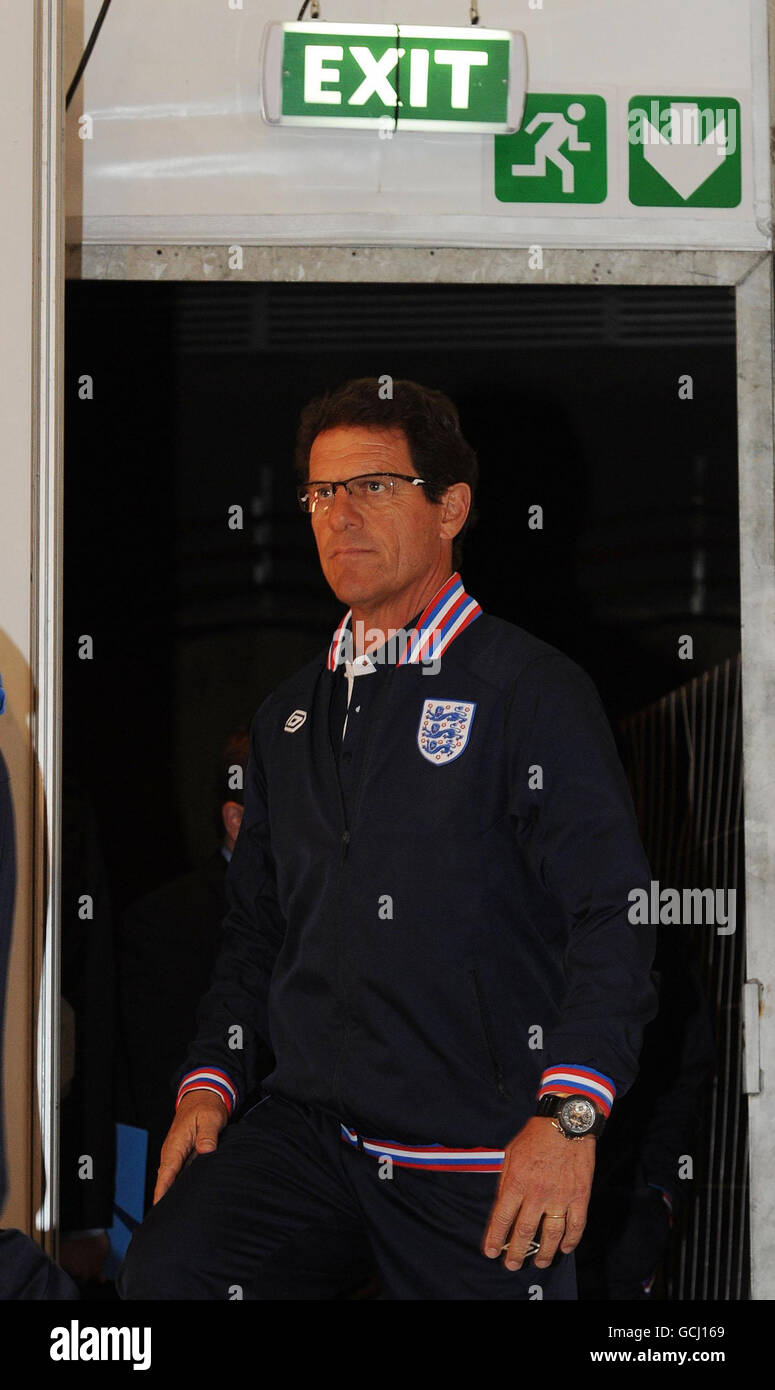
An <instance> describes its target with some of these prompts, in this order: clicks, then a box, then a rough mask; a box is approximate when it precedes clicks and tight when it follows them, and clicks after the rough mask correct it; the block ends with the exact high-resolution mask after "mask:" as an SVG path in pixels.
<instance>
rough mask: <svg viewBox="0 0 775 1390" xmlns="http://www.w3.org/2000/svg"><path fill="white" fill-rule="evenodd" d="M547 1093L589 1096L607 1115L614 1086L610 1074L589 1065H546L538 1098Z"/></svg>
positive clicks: (614, 1091) (612, 1101) (611, 1102)
mask: <svg viewBox="0 0 775 1390" xmlns="http://www.w3.org/2000/svg"><path fill="white" fill-rule="evenodd" d="M549 1095H555V1096H559V1095H567V1096H569V1095H579V1096H589V1099H590V1100H594V1101H596V1102H597V1104H598V1105H599V1106H600V1109H601V1110H602V1111H603V1114H604V1115H606V1116H608V1115H610V1113H611V1106H612V1105H613V1103H614V1096H615V1095H616V1086H615V1085H614V1083H613V1081H612V1080H611V1078H610V1076H605V1075H604V1074H603V1072H601V1071H593V1070H592V1068H591V1067H561V1066H554V1067H547V1068H546V1071H545V1072H544V1073H543V1076H542V1077H541V1084H540V1086H539V1088H538V1099H539V1100H540V1099H541V1097H542V1096H549Z"/></svg>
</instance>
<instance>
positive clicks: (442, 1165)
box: [339, 1124, 505, 1173]
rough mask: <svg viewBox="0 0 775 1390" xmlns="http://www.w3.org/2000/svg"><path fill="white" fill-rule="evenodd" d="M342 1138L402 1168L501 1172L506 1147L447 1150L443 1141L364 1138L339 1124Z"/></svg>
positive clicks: (461, 1171)
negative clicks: (405, 1142) (409, 1141)
mask: <svg viewBox="0 0 775 1390" xmlns="http://www.w3.org/2000/svg"><path fill="white" fill-rule="evenodd" d="M339 1128H340V1130H341V1133H342V1139H343V1140H344V1141H345V1143H347V1144H350V1145H352V1147H353V1148H356V1149H357V1148H362V1149H363V1151H364V1153H368V1154H372V1155H373V1156H374V1157H375V1158H389V1159H390V1160H391V1162H392V1163H395V1164H397V1165H398V1167H400V1168H425V1169H427V1170H428V1171H429V1172H445V1171H447V1172H448V1171H454V1172H458V1173H499V1172H500V1170H501V1168H502V1167H503V1159H504V1153H505V1151H504V1150H503V1149H484V1148H476V1149H447V1148H445V1147H444V1145H443V1144H396V1143H395V1142H394V1141H393V1140H385V1141H384V1142H383V1141H380V1140H379V1139H364V1137H363V1136H362V1135H361V1136H359V1135H358V1134H357V1133H356V1131H355V1130H354V1129H348V1127H347V1125H343V1124H340V1126H339Z"/></svg>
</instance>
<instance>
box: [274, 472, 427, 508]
mask: <svg viewBox="0 0 775 1390" xmlns="http://www.w3.org/2000/svg"><path fill="white" fill-rule="evenodd" d="M396 480H399V481H401V482H404V483H412V485H413V486H414V487H421V486H422V485H423V484H424V482H425V479H424V478H414V477H412V476H411V475H410V474H408V473H359V474H358V475H357V477H355V478H343V479H342V480H341V481H340V482H336V483H318V482H315V483H302V484H301V486H300V487H297V489H296V496H297V497H298V499H299V506H300V507H301V510H302V511H303V512H307V513H311V512H327V511H328V510H329V508H330V507H331V506H332V505H333V501H334V498H335V496H336V489H337V488H338V487H343V488H344V490H345V492H346V493H347V496H348V497H352V499H353V501H354V502H357V503H358V505H359V506H362V507H381V506H384V504H385V503H386V502H389V501H390V500H391V498H392V496H393V493H394V491H395V486H396Z"/></svg>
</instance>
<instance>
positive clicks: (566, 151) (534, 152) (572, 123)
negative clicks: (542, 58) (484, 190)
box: [494, 92, 607, 203]
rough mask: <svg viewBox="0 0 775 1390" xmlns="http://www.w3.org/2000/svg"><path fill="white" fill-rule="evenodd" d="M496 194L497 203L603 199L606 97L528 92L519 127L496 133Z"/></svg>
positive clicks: (605, 184)
mask: <svg viewBox="0 0 775 1390" xmlns="http://www.w3.org/2000/svg"><path fill="white" fill-rule="evenodd" d="M494 144H495V196H496V198H499V199H500V201H501V202H502V203H602V202H603V201H604V199H605V196H606V189H607V179H606V119H605V100H604V99H603V97H600V96H591V95H589V93H586V92H585V93H574V94H570V93H564V94H563V93H557V92H530V93H529V94H528V96H527V97H526V99H525V114H524V116H523V119H522V128H521V130H519V131H517V133H516V135H496V137H495V141H494Z"/></svg>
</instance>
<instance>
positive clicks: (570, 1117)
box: [557, 1096, 597, 1134]
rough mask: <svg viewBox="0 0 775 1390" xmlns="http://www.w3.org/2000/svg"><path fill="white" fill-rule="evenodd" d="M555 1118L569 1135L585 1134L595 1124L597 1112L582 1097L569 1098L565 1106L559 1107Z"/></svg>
mask: <svg viewBox="0 0 775 1390" xmlns="http://www.w3.org/2000/svg"><path fill="white" fill-rule="evenodd" d="M557 1118H558V1119H559V1121H560V1124H561V1125H562V1127H563V1129H565V1130H567V1132H568V1133H569V1134H587V1133H588V1132H589V1130H590V1129H592V1127H593V1125H594V1123H595V1120H596V1118H597V1112H596V1110H595V1107H594V1105H593V1104H592V1102H591V1100H587V1099H586V1098H585V1097H584V1096H569V1098H568V1099H567V1100H566V1102H565V1104H564V1105H561V1106H560V1110H559V1114H558V1116H557Z"/></svg>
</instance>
